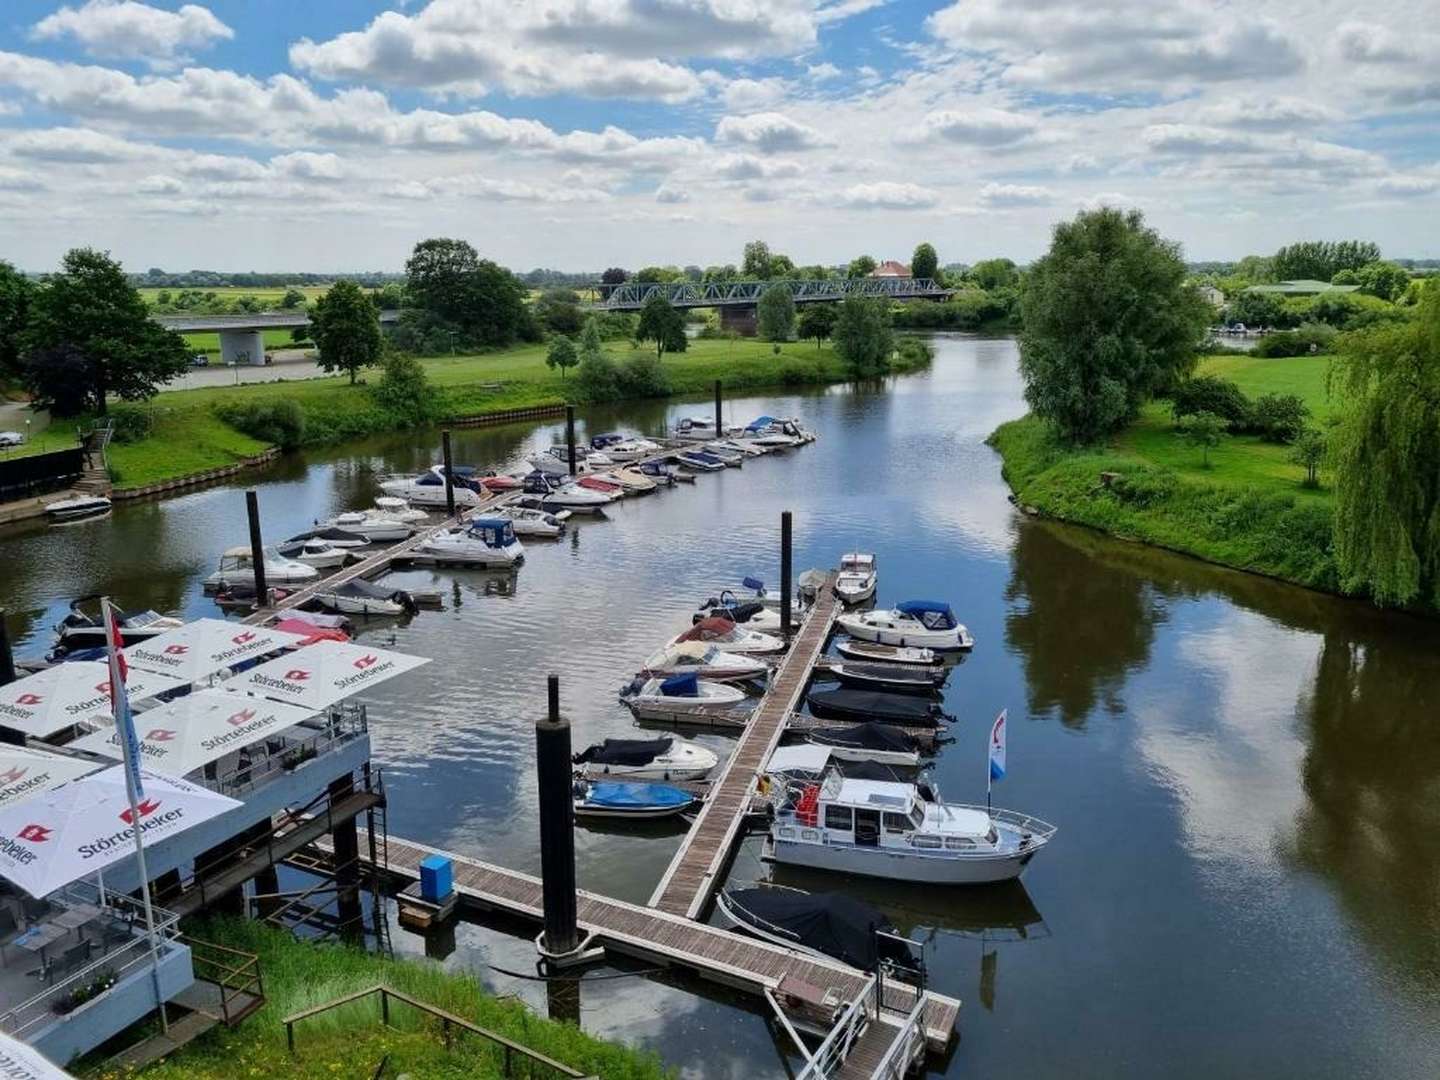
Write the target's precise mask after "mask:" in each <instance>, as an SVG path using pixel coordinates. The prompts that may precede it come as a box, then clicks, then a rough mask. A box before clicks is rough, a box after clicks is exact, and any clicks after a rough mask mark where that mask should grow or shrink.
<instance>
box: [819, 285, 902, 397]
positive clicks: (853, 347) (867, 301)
mask: <svg viewBox="0 0 1440 1080" xmlns="http://www.w3.org/2000/svg"><path fill="white" fill-rule="evenodd" d="M831 336H832V337H833V338H834V339H835V351H836V352H837V353H839V354H840V359H841V360H842V361H844V363H845V367H846V369H847V370H848V371H849V372H850V374H851V376H853V377H854V378H857V379H868V378H874V377H875V376H878V375H884V374H885V372H886V371H887V370H889V367H890V353H891V352H892V351H893V349H894V347H895V342H894V335H893V334H892V333H891V330H890V304H889V303H888V302H887V301H885V300H883V299H881V298H879V297H868V296H847V297H846V298H845V299H844V300H843V301H841V303H840V313H839V315H838V316H836V319H835V328H834V330H832V331H831Z"/></svg>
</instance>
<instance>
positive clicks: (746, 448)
mask: <svg viewBox="0 0 1440 1080" xmlns="http://www.w3.org/2000/svg"><path fill="white" fill-rule="evenodd" d="M705 449H706V450H710V451H711V452H712V453H713V452H715V451H719V450H725V451H728V452H729V453H732V454H739V455H741V456H742V457H747V458H750V457H764V456H765V455H766V454H768V453H770V451H771V449H772V448H771V447H769V446H762V445H761V444H760V443H757V442H755V441H753V440H751V439H744V438H735V439H716V440H715V441H714V442H712V443H706V444H705Z"/></svg>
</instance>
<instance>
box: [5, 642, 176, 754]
mask: <svg viewBox="0 0 1440 1080" xmlns="http://www.w3.org/2000/svg"><path fill="white" fill-rule="evenodd" d="M186 684H187V680H185V679H177V678H174V677H173V676H170V675H160V674H157V673H156V672H153V671H132V672H131V673H130V677H129V679H128V680H127V681H126V684H125V686H126V689H127V690H128V691H129V694H130V700H131V701H140V700H142V699H143V698H147V697H154V696H155V695H156V694H163V693H165V691H167V690H175V689H178V688H179V687H182V686H185V685H186ZM110 712H111V701H110V669H109V667H108V666H106V665H105V664H103V663H101V662H100V661H98V660H72V661H70V662H69V663H66V664H56V665H54V666H53V667H48V668H46V669H45V670H44V671H38V672H36V673H35V674H34V675H29V676H27V677H25V678H23V679H19V680H17V681H16V682H13V683H10V684H9V685H8V686H3V687H0V724H3V725H4V726H5V727H9V728H14V729H15V730H16V731H23V732H24V733H25V734H26V735H32V736H34V737H35V738H37V739H43V738H46V737H47V736H50V735H54V734H55V732H57V731H61V730H63V729H65V728H67V727H69V726H70V725H72V724H78V723H86V724H91V725H99V726H101V727H104V726H107V725H109V724H110V723H112V722H113V720H112V717H111V715H110Z"/></svg>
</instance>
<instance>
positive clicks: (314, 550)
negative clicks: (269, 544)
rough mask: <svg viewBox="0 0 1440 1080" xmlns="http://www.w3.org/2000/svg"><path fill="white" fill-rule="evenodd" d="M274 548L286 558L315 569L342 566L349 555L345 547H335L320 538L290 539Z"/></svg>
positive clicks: (330, 568)
mask: <svg viewBox="0 0 1440 1080" xmlns="http://www.w3.org/2000/svg"><path fill="white" fill-rule="evenodd" d="M275 550H276V551H278V552H280V554H281V555H284V556H285V557H286V558H287V559H295V560H296V561H297V562H303V563H304V564H305V565H306V566H313V567H315V568H316V569H317V570H333V569H334V568H335V567H337V566H344V565H345V560H346V559H348V558H349V557H350V553H349V551H348V550H347V549H346V548H338V547H335V546H334V545H332V544H331V543H329V542H328V541H326V540H320V539H311V540H292V541H291V542H290V543H288V544H281V545H280V546H279V547H277V548H276V549H275Z"/></svg>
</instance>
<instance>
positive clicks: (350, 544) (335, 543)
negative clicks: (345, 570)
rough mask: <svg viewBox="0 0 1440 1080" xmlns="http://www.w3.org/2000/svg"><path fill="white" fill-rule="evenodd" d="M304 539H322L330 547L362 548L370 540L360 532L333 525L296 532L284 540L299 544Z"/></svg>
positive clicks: (367, 544)
mask: <svg viewBox="0 0 1440 1080" xmlns="http://www.w3.org/2000/svg"><path fill="white" fill-rule="evenodd" d="M306 540H324V541H325V543H327V544H329V545H330V546H331V547H332V548H349V549H352V550H353V549H355V548H362V547H367V546H369V544H370V540H369V539H368V538H367V537H365V536H362V535H361V534H360V533H357V532H351V531H350V530H349V529H337V528H334V527H333V526H331V527H326V528H318V529H311V530H309V531H308V532H302V533H296V534H295V535H294V536H292V537H290V539H289V540H286V541H285V543H287V544H299V543H303V542H304V541H306Z"/></svg>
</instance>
